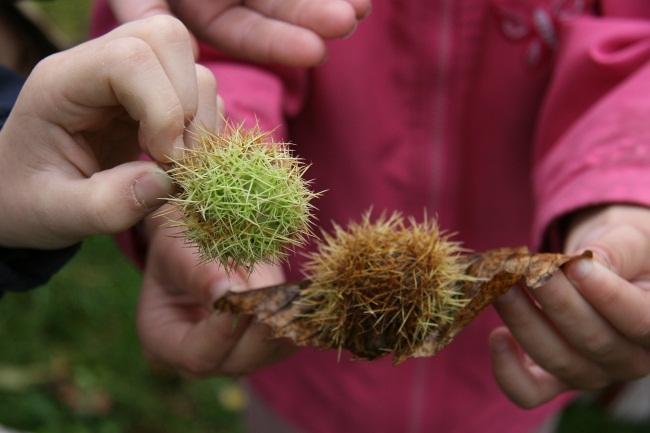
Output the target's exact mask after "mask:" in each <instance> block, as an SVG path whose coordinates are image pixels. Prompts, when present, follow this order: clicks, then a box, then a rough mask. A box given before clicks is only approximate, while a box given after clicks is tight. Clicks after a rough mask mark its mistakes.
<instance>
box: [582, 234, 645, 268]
mask: <svg viewBox="0 0 650 433" xmlns="http://www.w3.org/2000/svg"><path fill="white" fill-rule="evenodd" d="M649 248H650V243H649V240H648V237H647V236H646V235H645V233H644V232H643V231H642V230H640V229H639V228H638V227H636V226H635V225H633V224H607V225H604V226H601V227H594V228H593V230H591V231H589V232H587V233H586V234H585V235H584V237H583V238H582V239H580V240H579V241H578V242H576V244H575V247H574V251H576V252H577V251H584V250H591V251H593V252H594V254H595V255H596V259H597V260H599V261H600V262H602V263H603V264H604V265H605V266H606V267H607V268H609V269H610V270H611V271H613V272H615V273H616V274H618V275H620V276H621V277H623V278H625V279H630V278H635V277H637V276H638V275H639V274H640V273H641V272H642V271H643V270H644V269H645V268H646V267H647V266H646V265H647V264H646V256H647V251H648V249H649Z"/></svg>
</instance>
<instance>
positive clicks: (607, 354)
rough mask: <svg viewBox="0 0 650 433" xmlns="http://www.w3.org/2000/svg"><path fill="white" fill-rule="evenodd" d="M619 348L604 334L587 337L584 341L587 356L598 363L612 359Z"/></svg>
mask: <svg viewBox="0 0 650 433" xmlns="http://www.w3.org/2000/svg"><path fill="white" fill-rule="evenodd" d="M617 348H618V345H617V344H616V342H615V341H614V340H612V339H611V338H609V337H607V336H603V335H602V334H597V333H596V334H593V335H587V336H586V337H585V338H584V340H583V349H584V351H585V354H586V355H587V356H589V357H590V358H591V359H594V360H595V361H597V362H601V361H607V360H609V359H611V358H612V357H613V355H615V353H616V351H617Z"/></svg>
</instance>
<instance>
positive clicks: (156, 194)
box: [131, 170, 173, 209]
mask: <svg viewBox="0 0 650 433" xmlns="http://www.w3.org/2000/svg"><path fill="white" fill-rule="evenodd" d="M172 187H173V185H172V181H171V179H170V178H169V176H167V174H166V173H165V172H164V171H162V170H155V171H150V172H148V173H145V174H143V175H142V176H140V177H138V178H136V179H135V181H134V182H133V185H132V186H131V189H132V191H133V195H134V196H135V199H136V200H137V201H138V203H140V205H141V206H142V207H143V208H145V209H154V208H157V207H159V206H160V205H162V204H163V199H164V198H165V197H167V196H168V195H169V194H171V192H172Z"/></svg>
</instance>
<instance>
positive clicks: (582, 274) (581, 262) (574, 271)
mask: <svg viewBox="0 0 650 433" xmlns="http://www.w3.org/2000/svg"><path fill="white" fill-rule="evenodd" d="M593 269H594V262H593V260H592V259H578V260H576V261H575V262H573V263H571V264H569V266H568V269H567V272H566V274H567V278H568V279H569V280H570V281H571V282H575V283H579V282H580V281H582V280H584V279H585V278H587V277H588V276H589V274H591V272H592V271H593Z"/></svg>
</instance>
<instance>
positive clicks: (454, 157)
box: [95, 0, 650, 433]
mask: <svg viewBox="0 0 650 433" xmlns="http://www.w3.org/2000/svg"><path fill="white" fill-rule="evenodd" d="M98 11H99V12H98V14H97V15H96V21H95V23H96V25H97V28H99V29H101V30H106V29H108V28H109V27H110V26H112V25H113V24H114V23H113V22H112V18H111V17H110V14H109V13H108V12H107V10H106V9H105V8H103V7H102V6H100V8H99V9H98ZM648 18H650V2H648V1H647V0H602V1H600V2H598V3H597V4H595V2H590V1H587V0H409V1H385V0H377V1H375V2H374V10H373V13H372V14H371V15H370V17H369V18H368V19H367V20H366V21H364V22H363V23H362V24H361V25H360V26H359V28H358V30H357V32H356V33H355V34H354V36H353V37H352V38H350V39H349V40H345V41H336V42H332V43H331V44H330V45H329V56H328V60H327V62H326V63H325V64H324V65H322V66H320V67H318V68H314V69H310V70H296V69H292V70H289V69H283V68H263V67H259V66H253V65H247V64H243V63H239V62H237V61H233V60H230V59H227V58H224V57H222V56H219V55H217V53H215V52H213V51H211V50H209V49H206V48H204V49H203V56H202V59H203V63H204V64H205V65H207V66H208V67H210V68H211V69H212V70H213V71H214V73H215V75H216V76H217V79H218V82H219V92H220V93H221V95H222V97H223V98H224V99H225V101H226V105H227V108H228V114H229V116H230V117H231V118H234V119H246V120H248V121H252V119H253V118H254V117H257V118H259V120H260V123H261V125H262V126H263V127H264V128H269V129H271V128H274V127H276V126H277V125H283V128H281V129H280V130H279V135H282V136H284V137H286V138H288V139H290V140H291V141H293V142H295V143H297V150H298V152H299V153H300V155H301V156H302V157H304V158H305V159H306V160H307V161H309V162H311V163H312V164H313V166H312V168H311V169H310V171H309V173H308V176H309V177H311V178H313V179H315V188H316V189H318V190H323V189H327V190H328V192H327V193H326V194H325V195H324V196H323V198H322V199H320V200H319V201H318V203H317V206H318V208H319V209H320V211H319V218H320V224H321V225H323V226H325V227H329V222H330V221H331V220H334V221H337V222H340V223H345V222H347V221H348V220H350V219H356V218H358V217H359V216H360V215H361V214H362V213H363V212H364V211H365V210H366V209H368V208H369V207H370V206H373V207H374V209H376V210H382V209H388V210H392V209H399V210H401V211H403V212H404V213H406V214H409V215H416V216H421V215H422V214H423V209H427V210H428V213H429V215H434V214H435V215H438V216H439V221H440V224H441V226H442V227H443V228H445V229H447V230H449V231H456V232H458V233H459V236H458V237H459V239H461V240H462V241H463V242H464V243H465V245H466V246H467V247H469V248H474V249H478V250H482V249H486V248H492V247H499V246H505V245H520V244H526V243H529V244H532V245H540V243H541V241H542V239H548V237H546V238H545V237H544V234H545V233H551V232H553V233H559V231H557V230H555V231H552V230H551V231H549V230H548V229H549V228H552V227H555V224H556V223H557V221H559V218H561V217H562V216H563V215H566V214H567V213H569V212H572V211H574V210H576V209H579V208H582V207H585V206H590V205H594V204H598V203H608V202H632V203H639V204H646V205H647V204H650V63H649V60H650V21H645V19H648ZM298 262H299V258H294V259H293V263H292V266H291V275H290V278H297V277H298V275H297V271H298V269H299V268H300V266H299V264H298ZM498 323H499V319H498V318H497V316H496V314H495V313H494V311H492V310H489V311H487V312H485V313H484V314H483V315H482V316H480V318H479V319H478V320H476V321H475V322H474V323H473V324H472V325H470V326H469V328H468V329H466V330H465V331H464V332H463V333H462V334H461V335H460V336H459V338H458V339H457V340H456V341H455V342H454V343H453V344H452V345H451V346H449V347H448V348H447V349H445V350H444V351H443V352H442V353H441V354H440V355H438V356H436V357H434V358H432V359H420V360H411V361H408V362H406V363H404V364H403V365H400V366H398V367H393V366H391V364H390V361H389V360H381V361H377V362H372V363H368V362H359V361H356V362H355V361H349V360H348V359H347V357H346V356H343V357H342V358H343V359H342V361H341V362H340V363H337V354H336V353H335V352H318V351H314V350H302V351H300V352H299V353H298V354H296V355H295V356H293V357H291V358H290V359H288V360H287V361H284V362H282V363H280V364H277V365H275V366H272V367H268V368H266V369H264V370H262V371H260V372H258V373H256V374H254V375H252V376H251V378H250V381H251V383H252V386H253V387H254V389H255V390H256V391H257V393H258V395H259V397H261V398H262V399H263V400H264V401H265V402H266V403H267V404H268V405H269V406H270V407H271V408H273V409H274V410H275V411H276V412H277V413H278V414H280V416H282V418H283V419H285V420H286V421H287V422H288V423H290V424H291V425H294V426H296V427H297V428H298V429H300V430H301V431H304V432H312V433H334V432H336V433H344V432H374V433H379V432H434V431H435V432H446V433H468V432H475V431H480V432H482V433H492V432H494V433H509V432H512V433H515V432H517V433H523V432H527V431H531V430H532V429H533V428H534V426H536V425H537V424H539V423H540V422H541V420H543V419H544V418H545V417H546V416H548V415H549V414H551V413H553V412H554V411H556V410H557V408H558V406H559V405H561V404H562V401H561V400H562V399H558V400H556V401H555V402H553V403H551V404H548V405H546V406H543V407H541V408H538V409H536V410H532V411H524V410H521V409H519V408H517V407H515V406H514V405H513V404H511V403H510V402H509V401H508V400H507V399H506V398H505V397H504V396H503V395H502V394H501V392H500V391H499V390H498V388H497V386H496V384H495V382H494V380H493V378H492V375H491V371H490V359H489V355H488V346H487V337H488V334H489V332H490V331H491V330H492V329H493V328H494V327H495V326H497V324H498Z"/></svg>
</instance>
